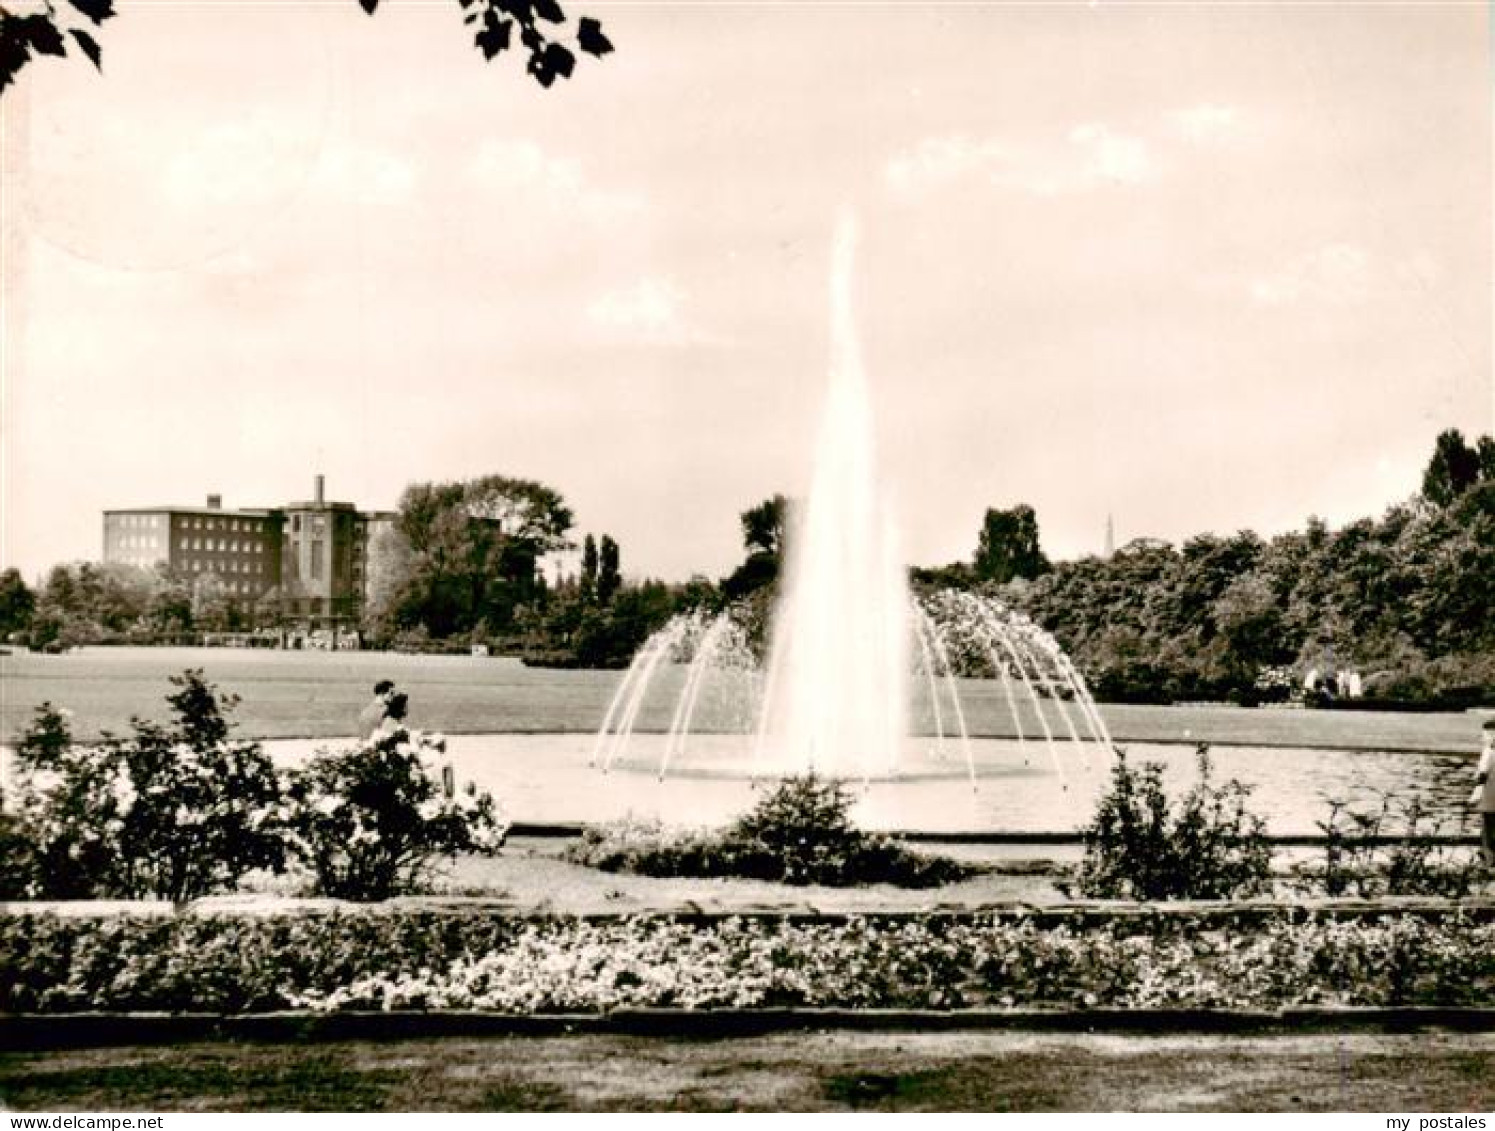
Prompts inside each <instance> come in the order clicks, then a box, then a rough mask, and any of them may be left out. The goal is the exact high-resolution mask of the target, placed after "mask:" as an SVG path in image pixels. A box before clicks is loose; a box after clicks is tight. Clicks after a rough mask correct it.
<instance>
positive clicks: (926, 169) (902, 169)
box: [885, 134, 1008, 192]
mask: <svg viewBox="0 0 1495 1131" xmlns="http://www.w3.org/2000/svg"><path fill="white" fill-rule="evenodd" d="M1007 157H1008V151H1007V150H1006V148H1005V147H1003V146H1001V145H999V144H998V143H996V142H993V141H977V140H976V139H974V138H970V137H965V136H962V135H959V134H957V135H953V136H950V137H930V138H925V139H924V140H923V141H921V142H919V144H918V145H916V146H914V147H913V149H911V150H908V151H907V152H905V153H900V154H897V155H895V156H894V157H893V158H892V159H891V160H890V161H889V162H888V164H887V168H886V170H885V174H886V177H887V180H888V184H889V185H891V186H892V187H893V189H894V190H895V191H897V192H917V191H919V190H921V189H926V188H935V187H938V186H939V185H941V184H946V183H948V182H950V181H953V180H957V179H958V178H960V177H963V176H965V175H967V174H968V173H974V172H979V171H980V170H982V169H983V168H985V169H990V168H991V167H993V166H995V165H998V164H1000V163H1001V162H1003V161H1004V160H1006V159H1007Z"/></svg>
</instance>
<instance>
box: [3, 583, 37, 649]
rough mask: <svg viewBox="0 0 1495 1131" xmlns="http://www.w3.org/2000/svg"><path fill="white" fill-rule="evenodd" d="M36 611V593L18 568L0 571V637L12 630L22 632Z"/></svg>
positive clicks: (28, 625)
mask: <svg viewBox="0 0 1495 1131" xmlns="http://www.w3.org/2000/svg"><path fill="white" fill-rule="evenodd" d="M35 611H36V594H35V593H33V592H32V591H31V588H30V586H28V585H27V584H26V581H25V579H24V578H22V577H21V571H20V570H18V569H7V570H6V571H5V572H4V573H0V638H3V637H6V636H9V635H10V634H11V633H12V632H24V631H25V630H26V629H27V628H28V627H30V625H31V614H32V613H34V612H35Z"/></svg>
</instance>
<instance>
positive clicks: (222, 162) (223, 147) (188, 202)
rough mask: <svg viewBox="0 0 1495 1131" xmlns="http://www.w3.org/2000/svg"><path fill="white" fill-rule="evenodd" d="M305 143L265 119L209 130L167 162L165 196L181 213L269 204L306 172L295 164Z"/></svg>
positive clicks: (256, 118) (300, 165)
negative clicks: (299, 144) (182, 211)
mask: <svg viewBox="0 0 1495 1131" xmlns="http://www.w3.org/2000/svg"><path fill="white" fill-rule="evenodd" d="M300 140H301V139H300V138H299V137H298V136H297V135H296V132H295V131H294V130H289V129H287V128H284V127H283V123H277V122H275V121H273V120H272V119H270V118H268V117H266V116H263V115H261V116H258V117H254V118H249V119H244V120H240V121H230V122H222V123H218V124H215V125H212V126H209V127H207V128H206V129H204V130H202V131H201V132H199V133H198V134H197V135H196V136H195V137H193V138H192V139H191V140H190V141H189V142H187V143H186V144H185V145H184V146H182V147H181V148H180V149H179V150H178V151H177V152H175V153H174V154H172V155H171V156H170V157H169V158H168V159H167V160H166V162H165V164H164V167H163V168H162V173H161V191H162V193H163V194H164V195H165V197H166V199H167V200H168V201H169V202H170V203H171V205H172V206H173V208H178V209H180V208H201V209H204V210H216V209H221V208H224V207H226V206H251V207H252V206H256V205H263V204H266V203H270V202H272V201H274V200H276V199H277V198H279V197H280V196H282V195H284V193H285V192H287V191H288V190H289V189H291V188H293V187H294V185H293V184H291V183H289V182H291V181H294V180H298V179H299V177H300V176H301V174H302V173H303V172H304V164H303V163H302V162H299V161H294V160H290V158H291V157H293V156H294V154H295V150H296V149H297V148H298V143H299V142H300Z"/></svg>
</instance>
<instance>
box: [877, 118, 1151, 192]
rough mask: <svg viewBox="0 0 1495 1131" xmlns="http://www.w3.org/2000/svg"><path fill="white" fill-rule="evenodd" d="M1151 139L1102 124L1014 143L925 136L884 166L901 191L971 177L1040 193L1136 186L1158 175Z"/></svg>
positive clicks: (896, 190) (889, 179)
mask: <svg viewBox="0 0 1495 1131" xmlns="http://www.w3.org/2000/svg"><path fill="white" fill-rule="evenodd" d="M1156 172H1157V168H1156V163H1155V161H1154V160H1153V157H1152V154H1151V151H1150V149H1149V147H1148V144H1147V142H1146V141H1144V140H1143V139H1142V138H1140V137H1136V136H1133V135H1131V134H1124V133H1120V132H1118V131H1116V130H1114V129H1112V128H1111V127H1110V126H1107V125H1104V124H1102V123H1095V122H1091V123H1085V124H1083V125H1078V126H1075V127H1074V128H1073V129H1071V130H1070V131H1069V133H1068V134H1067V135H1066V136H1065V138H1064V139H1063V140H1056V141H1051V142H1048V143H1046V144H1041V145H1024V146H1014V145H1010V144H1008V143H1006V142H1003V141H1001V140H998V139H996V138H986V139H981V138H972V137H969V136H965V135H951V136H946V137H933V138H925V139H924V140H923V141H920V142H919V143H918V144H917V145H915V146H914V147H913V148H911V149H908V150H905V151H904V152H902V153H899V154H896V155H895V156H894V157H893V158H892V159H891V160H889V162H888V163H887V166H886V167H885V169H884V176H885V178H886V180H887V182H888V185H889V187H890V188H891V189H892V190H893V191H894V192H896V193H898V194H900V195H912V194H915V193H918V192H922V191H927V190H930V189H935V188H939V187H941V186H943V185H946V184H950V183H952V182H955V181H958V180H961V179H963V178H967V177H983V178H985V179H986V180H987V182H988V183H990V184H994V185H997V186H1000V187H1002V188H1009V189H1014V190H1016V191H1018V192H1025V193H1032V194H1034V195H1036V196H1058V195H1061V194H1064V193H1074V192H1084V191H1088V190H1092V189H1098V188H1105V187H1117V186H1135V185H1139V184H1142V183H1143V182H1145V181H1147V180H1149V179H1151V178H1152V177H1154V176H1155V175H1156Z"/></svg>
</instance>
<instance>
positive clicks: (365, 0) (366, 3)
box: [358, 0, 379, 16]
mask: <svg viewBox="0 0 1495 1131" xmlns="http://www.w3.org/2000/svg"><path fill="white" fill-rule="evenodd" d="M358 6H359V7H360V8H362V9H363V10H364V11H365V12H367V13H368V14H369V15H371V16H372V15H373V14H374V9H375V8H377V7H378V6H379V0H358Z"/></svg>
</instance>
